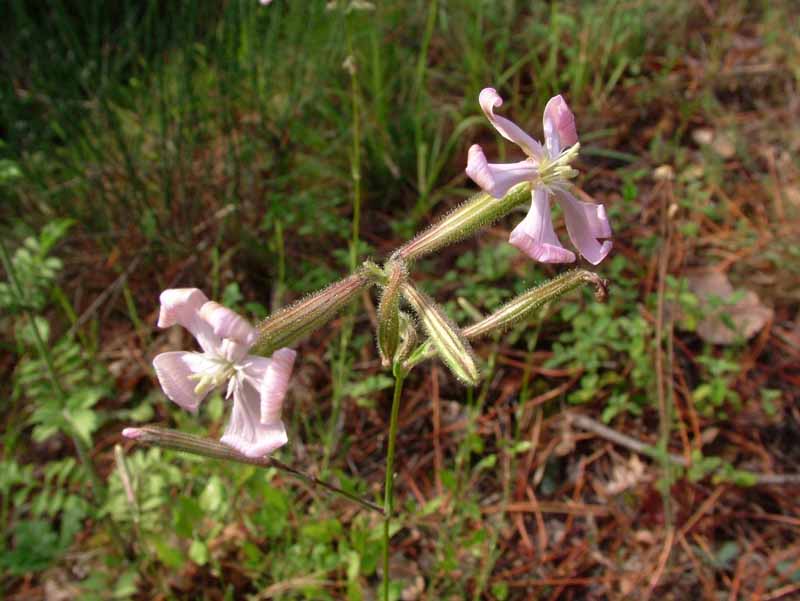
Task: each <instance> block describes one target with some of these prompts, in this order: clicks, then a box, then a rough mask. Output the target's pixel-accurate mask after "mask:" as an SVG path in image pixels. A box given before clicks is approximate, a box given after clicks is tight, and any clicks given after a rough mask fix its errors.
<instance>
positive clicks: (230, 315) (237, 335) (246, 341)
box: [200, 301, 258, 348]
mask: <svg viewBox="0 0 800 601" xmlns="http://www.w3.org/2000/svg"><path fill="white" fill-rule="evenodd" d="M200 316H201V317H202V318H203V319H205V320H206V321H207V322H208V323H209V324H211V327H212V328H213V329H214V333H215V334H216V335H217V336H219V337H221V338H227V339H229V340H233V341H235V342H239V343H241V344H243V345H245V346H247V347H248V348H250V347H251V346H253V344H254V343H255V341H256V338H257V337H258V335H257V333H256V330H255V328H253V326H251V325H250V323H249V322H248V321H247V320H246V319H245V318H244V317H242V316H241V315H239V314H238V313H236V312H235V311H231V310H230V309H228V307H223V306H222V305H220V304H219V303H216V302H214V301H208V302H207V303H205V304H203V306H202V307H200Z"/></svg>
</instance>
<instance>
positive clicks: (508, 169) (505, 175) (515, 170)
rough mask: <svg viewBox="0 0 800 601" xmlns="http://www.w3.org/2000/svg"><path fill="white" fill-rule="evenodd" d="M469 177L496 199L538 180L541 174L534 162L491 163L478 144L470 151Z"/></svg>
mask: <svg viewBox="0 0 800 601" xmlns="http://www.w3.org/2000/svg"><path fill="white" fill-rule="evenodd" d="M466 173H467V175H468V176H469V177H470V178H471V179H472V181H474V182H475V183H476V184H478V185H479V186H480V187H481V188H482V189H483V190H485V191H486V192H488V193H489V194H491V195H492V196H494V197H495V198H503V196H505V195H506V193H507V192H508V191H509V190H510V189H511V188H513V187H514V186H516V185H517V184H520V183H522V182H528V181H531V180H534V179H536V177H537V176H538V174H539V172H538V170H537V168H536V163H535V162H533V161H532V160H525V161H519V162H518V163H501V164H495V163H489V162H487V160H486V155H484V154H483V150H482V149H481V147H480V146H479V145H478V144H473V145H472V146H471V147H470V149H469V155H468V158H467V169H466Z"/></svg>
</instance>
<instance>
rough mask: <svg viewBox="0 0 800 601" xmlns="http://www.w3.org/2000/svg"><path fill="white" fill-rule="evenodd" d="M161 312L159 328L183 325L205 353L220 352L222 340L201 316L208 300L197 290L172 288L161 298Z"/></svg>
mask: <svg viewBox="0 0 800 601" xmlns="http://www.w3.org/2000/svg"><path fill="white" fill-rule="evenodd" d="M160 301H161V311H160V313H159V315H158V327H160V328H168V327H170V326H173V325H175V324H179V325H182V326H183V327H184V328H186V329H187V330H189V332H191V334H192V336H194V337H195V339H196V340H197V342H198V344H200V347H201V348H202V349H203V351H205V352H207V353H211V352H218V351H219V346H220V343H221V340H220V339H219V336H216V335H215V334H214V330H213V329H212V328H211V325H210V324H209V323H208V322H206V320H204V319H203V318H202V317H201V316H200V309H201V307H202V306H203V305H205V304H206V303H207V302H208V298H207V297H206V295H205V294H203V292H202V291H201V290H198V289H197V288H170V289H169V290H164V292H162V293H161V296H160Z"/></svg>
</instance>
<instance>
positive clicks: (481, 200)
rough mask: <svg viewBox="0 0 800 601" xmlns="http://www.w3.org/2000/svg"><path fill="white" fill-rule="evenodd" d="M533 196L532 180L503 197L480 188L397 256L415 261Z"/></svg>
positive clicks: (463, 236)
mask: <svg viewBox="0 0 800 601" xmlns="http://www.w3.org/2000/svg"><path fill="white" fill-rule="evenodd" d="M530 200H531V183H530V182H523V183H521V184H519V185H517V186H514V187H513V188H511V190H509V191H508V193H507V194H506V195H505V196H504V197H503V198H493V197H492V196H491V195H489V194H488V193H486V192H479V193H478V194H476V195H475V196H473V197H472V198H470V199H469V200H468V201H466V202H465V203H464V204H462V205H461V206H460V207H458V208H457V209H455V210H454V211H452V212H450V213H448V214H447V215H445V217H444V218H442V219H441V220H440V221H438V222H437V223H434V224H433V225H432V226H431V227H429V228H428V229H427V230H425V231H423V232H422V233H421V234H419V235H418V236H417V237H416V238H414V239H413V240H411V241H410V242H407V243H406V244H404V245H403V246H401V247H400V248H399V249H398V250H397V251H396V252H395V253H394V257H399V258H401V259H405V260H407V261H412V260H414V259H418V258H420V257H422V256H424V255H428V254H430V253H432V252H434V251H436V250H439V249H440V248H443V247H445V246H448V245H450V244H453V243H454V242H458V241H459V240H463V239H464V238H468V237H469V236H471V235H472V234H474V233H476V232H477V231H478V230H480V229H481V228H484V227H486V226H487V225H491V224H492V223H494V222H495V221H497V220H498V219H500V218H501V217H503V216H504V215H506V214H508V213H509V211H511V210H512V209H514V208H515V207H517V206H519V205H521V204H525V203H526V202H530Z"/></svg>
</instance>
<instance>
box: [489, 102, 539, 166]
mask: <svg viewBox="0 0 800 601" xmlns="http://www.w3.org/2000/svg"><path fill="white" fill-rule="evenodd" d="M478 102H479V103H480V105H481V108H482V109H483V113H484V114H485V115H486V118H487V119H489V121H491V123H492V125H493V126H494V128H495V129H496V130H497V131H498V133H499V134H500V135H501V136H503V137H504V138H505V139H506V140H509V141H510V142H514V144H516V145H517V146H519V147H520V148H521V149H522V150H523V152H524V153H525V154H527V155H528V156H529V157H533V158H539V157H541V156H542V154H543V152H544V151H543V149H542V145H541V144H539V142H537V141H536V140H534V139H533V138H531V137H530V136H529V135H528V134H526V133H525V132H524V131H522V129H521V128H520V127H519V126H518V125H517V124H516V123H514V122H513V121H510V120H509V119H506V118H505V117H500V116H499V115H495V114H494V109H496V108H498V107H500V106H502V104H503V99H502V98H501V97H500V94H498V93H497V90H495V89H494V88H484V89H483V90H481V93H480V95H479V96H478Z"/></svg>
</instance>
